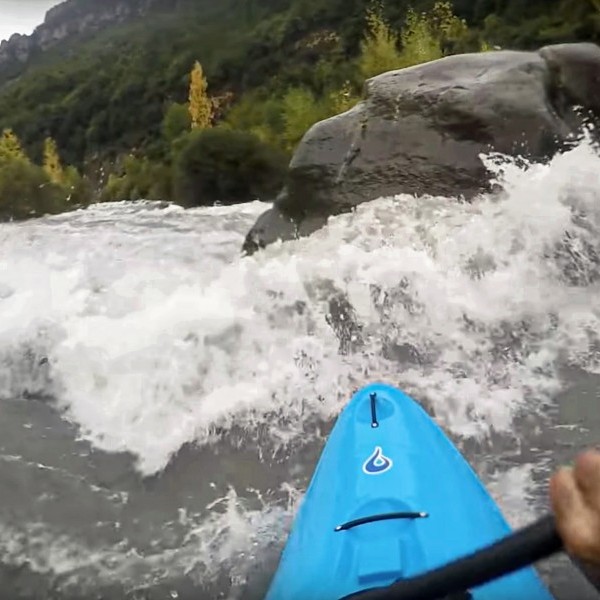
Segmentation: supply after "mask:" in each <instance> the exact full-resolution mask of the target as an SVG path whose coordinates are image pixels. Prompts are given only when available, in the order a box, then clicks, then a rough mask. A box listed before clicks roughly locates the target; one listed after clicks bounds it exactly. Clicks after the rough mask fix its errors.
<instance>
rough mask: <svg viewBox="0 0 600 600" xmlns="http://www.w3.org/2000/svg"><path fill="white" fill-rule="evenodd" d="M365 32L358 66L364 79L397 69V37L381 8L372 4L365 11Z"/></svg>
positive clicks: (398, 56)
mask: <svg viewBox="0 0 600 600" xmlns="http://www.w3.org/2000/svg"><path fill="white" fill-rule="evenodd" d="M366 20H367V31H366V35H365V37H364V39H363V40H362V42H361V44H360V56H359V59H358V65H359V69H360V72H361V74H362V76H363V77H364V78H365V79H368V78H370V77H373V76H375V75H379V74H380V73H384V72H385V71H391V70H393V69H397V68H398V65H399V64H400V53H399V52H398V35H397V34H396V33H395V32H394V31H393V30H392V29H391V27H390V26H389V25H388V23H386V21H385V19H384V18H383V7H382V5H381V4H380V3H377V2H372V3H371V5H370V6H369V8H368V9H367V18H366Z"/></svg>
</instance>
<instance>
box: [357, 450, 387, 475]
mask: <svg viewBox="0 0 600 600" xmlns="http://www.w3.org/2000/svg"><path fill="white" fill-rule="evenodd" d="M393 464H394V463H393V461H392V459H391V458H388V457H387V456H385V455H384V454H383V449H382V448H381V446H377V447H376V448H375V451H374V452H373V454H371V456H369V458H367V460H366V461H365V462H364V464H363V468H362V470H363V473H366V474H367V475H380V474H381V473H385V472H386V471H389V470H390V469H391V468H392V466H393Z"/></svg>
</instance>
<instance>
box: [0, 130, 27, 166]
mask: <svg viewBox="0 0 600 600" xmlns="http://www.w3.org/2000/svg"><path fill="white" fill-rule="evenodd" d="M9 160H23V161H28V158H27V156H26V154H25V152H24V151H23V148H22V146H21V142H20V141H19V138H18V137H17V136H16V134H15V132H14V131H13V130H12V129H5V130H4V131H3V132H2V136H1V137H0V162H7V161H9Z"/></svg>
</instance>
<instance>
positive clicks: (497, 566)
mask: <svg viewBox="0 0 600 600" xmlns="http://www.w3.org/2000/svg"><path fill="white" fill-rule="evenodd" d="M561 550H563V542H562V540H561V538H560V536H559V535H558V532H557V530H556V524H555V521H554V516H553V515H546V516H544V517H542V518H541V519H539V520H538V521H536V522H534V523H533V524H531V525H529V526H527V527H524V528H523V529H519V530H517V531H515V532H514V533H512V534H510V535H508V536H506V537H505V538H503V539H501V540H499V541H498V542H495V543H494V544H492V545H490V546H488V547H486V548H483V549H481V550H479V551H477V552H474V553H473V554H470V555H468V556H466V557H464V558H460V559H458V560H456V561H453V562H451V563H449V564H447V565H445V566H443V567H439V568H437V569H433V570H432V571H428V572H426V573H423V574H422V575H418V576H416V577H411V578H410V579H404V580H401V581H398V582H396V583H393V584H392V585H390V586H387V587H382V588H373V589H370V590H364V591H362V592H357V593H355V594H351V595H350V596H346V597H345V599H350V598H352V600H439V599H440V598H444V597H445V596H449V595H451V594H456V593H459V592H464V591H465V590H468V589H470V588H474V587H478V586H480V585H483V584H484V583H487V582H488V581H492V580H493V579H497V578H499V577H503V576H504V575H508V574H509V573H512V572H514V571H518V570H519V569H522V568H524V567H527V566H529V565H531V564H533V563H534V562H537V561H538V560H542V559H544V558H547V557H549V556H551V555H552V554H556V553H557V552H560V551H561ZM345 599H342V600H345Z"/></svg>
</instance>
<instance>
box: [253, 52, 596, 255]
mask: <svg viewBox="0 0 600 600" xmlns="http://www.w3.org/2000/svg"><path fill="white" fill-rule="evenodd" d="M598 115H600V48H599V47H598V46H596V45H595V44H588V43H581V44H562V45H555V46H547V47H545V48H542V49H541V50H539V51H537V52H519V51H498V52H485V53H479V54H462V55H457V56H449V57H446V58H443V59H440V60H437V61H433V62H430V63H426V64H423V65H418V66H415V67H410V68H407V69H401V70H398V71H391V72H388V73H384V74H382V75H379V76H377V77H374V78H372V79H370V80H368V81H367V82H366V84H365V93H364V99H363V100H362V101H361V102H360V103H359V104H358V105H356V106H355V107H354V108H352V109H351V110H349V111H347V112H345V113H343V114H341V115H337V116H335V117H332V118H330V119H327V120H325V121H321V122H320V123H317V124H315V125H314V126H313V127H311V129H310V130H309V131H308V132H307V133H306V134H305V136H304V138H303V139H302V141H301V142H300V144H299V146H298V148H297V150H296V152H295V154H294V157H293V158H292V161H291V163H290V166H289V179H288V183H287V186H286V188H285V189H284V190H282V192H281V193H280V194H279V196H278V197H277V199H276V200H275V202H274V204H273V207H272V208H271V209H269V210H268V211H267V212H266V213H265V214H263V215H262V216H261V217H260V218H259V219H258V221H257V222H256V224H255V225H254V227H253V228H252V230H251V231H250V232H249V234H248V236H247V238H246V241H245V244H244V251H245V252H248V253H252V252H254V251H255V250H257V249H258V248H261V247H264V246H265V245H267V244H269V243H272V242H273V241H275V240H277V239H283V240H288V239H292V238H295V237H298V236H302V235H306V234H310V233H312V232H313V231H315V230H316V229H318V228H319V227H321V226H322V225H323V224H324V223H326V221H327V218H328V217H329V216H331V215H335V214H339V213H342V212H346V211H349V210H351V209H352V208H353V207H355V206H356V205H358V204H360V203H362V202H366V201H369V200H372V199H374V198H378V197H381V196H389V195H393V194H398V193H408V194H417V195H419V194H423V193H429V194H436V195H445V196H462V197H464V198H465V199H467V200H468V199H471V198H473V196H474V195H476V194H477V193H479V192H481V191H484V190H485V189H487V188H488V186H489V173H488V172H487V170H486V168H485V167H484V164H483V162H482V154H485V153H489V152H490V151H495V152H501V153H504V154H508V155H517V154H518V155H522V156H525V157H527V158H530V159H533V160H543V159H546V158H548V157H549V156H551V155H552V154H554V153H555V152H556V151H557V149H559V148H561V147H564V146H565V144H568V143H569V142H571V143H572V141H573V140H574V137H575V135H576V134H577V133H578V132H579V131H581V126H582V123H583V122H584V121H585V120H587V119H589V118H590V117H592V118H596V117H597V116H598Z"/></svg>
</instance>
